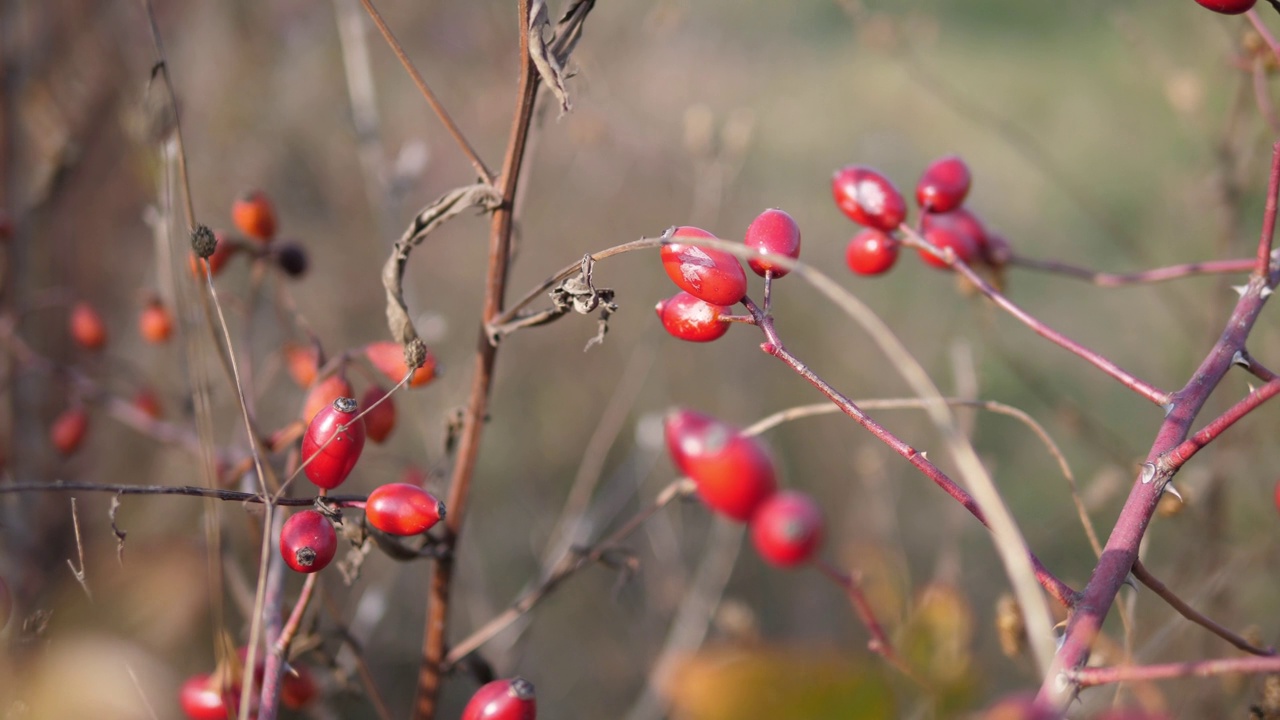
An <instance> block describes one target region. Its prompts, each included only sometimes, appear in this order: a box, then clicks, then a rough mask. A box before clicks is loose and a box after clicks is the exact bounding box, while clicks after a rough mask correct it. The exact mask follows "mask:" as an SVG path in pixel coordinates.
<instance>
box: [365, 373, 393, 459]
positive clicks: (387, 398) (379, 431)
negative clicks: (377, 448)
mask: <svg viewBox="0 0 1280 720" xmlns="http://www.w3.org/2000/svg"><path fill="white" fill-rule="evenodd" d="M360 405H361V406H362V407H365V408H368V412H366V413H365V415H364V434H365V437H367V438H369V439H370V440H372V441H373V442H375V443H377V444H379V445H381V444H382V443H384V442H386V441H387V438H388V437H390V436H391V432H392V431H393V430H395V429H396V400H395V397H394V396H391V395H388V394H387V391H386V390H384V389H382V388H381V387H379V386H378V385H370V386H369V389H368V390H365V391H364V397H363V398H362V399H361V401H360Z"/></svg>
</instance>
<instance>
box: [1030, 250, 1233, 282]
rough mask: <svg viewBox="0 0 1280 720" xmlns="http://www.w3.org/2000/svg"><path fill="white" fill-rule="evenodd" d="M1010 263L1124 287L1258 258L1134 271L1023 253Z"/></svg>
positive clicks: (1228, 269)
mask: <svg viewBox="0 0 1280 720" xmlns="http://www.w3.org/2000/svg"><path fill="white" fill-rule="evenodd" d="M1009 264H1010V265H1014V266H1017V267H1021V268H1026V269H1028V270H1039V271H1042V272H1049V273H1056V274H1058V275H1067V276H1070V277H1073V278H1078V279H1080V280H1087V281H1089V282H1091V283H1093V284H1094V285H1097V286H1098V287H1120V286H1122V285H1140V284H1150V283H1158V282H1165V281H1167V280H1180V279H1182V278H1186V277H1194V276H1197V275H1222V274H1230V273H1247V272H1249V271H1250V270H1253V269H1254V267H1255V265H1256V262H1255V261H1254V259H1253V258H1240V259H1234V260H1208V261H1206V262H1197V263H1184V264H1182V265H1171V266H1169V267H1162V268H1152V269H1151V270H1141V271H1138V272H1132V273H1110V272H1099V271H1097V270H1090V269H1088V268H1082V267H1079V266H1076V265H1071V264H1069V263H1064V262H1058V261H1056V260H1036V259H1033V258H1028V257H1023V256H1021V255H1013V256H1012V257H1010V258H1009Z"/></svg>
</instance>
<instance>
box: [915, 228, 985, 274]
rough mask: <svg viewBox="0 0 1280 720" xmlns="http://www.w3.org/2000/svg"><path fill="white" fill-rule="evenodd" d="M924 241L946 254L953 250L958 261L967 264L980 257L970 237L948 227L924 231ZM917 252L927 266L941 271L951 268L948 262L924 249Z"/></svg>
mask: <svg viewBox="0 0 1280 720" xmlns="http://www.w3.org/2000/svg"><path fill="white" fill-rule="evenodd" d="M924 239H925V240H927V241H929V243H930V244H931V245H933V246H934V247H936V248H938V250H940V251H942V252H944V253H945V252H946V251H947V250H951V251H952V252H954V253H955V257H956V259H957V260H961V261H963V262H965V263H971V262H973V259H974V258H975V257H977V255H978V250H977V248H976V247H974V245H973V241H972V240H971V239H970V238H969V236H968V235H964V234H962V233H958V232H956V231H954V230H952V229H951V228H948V227H933V228H929V229H928V230H925V231H924ZM917 252H919V253H920V259H921V260H923V261H924V262H925V264H926V265H929V266H932V267H936V268H938V269H940V270H948V269H950V268H951V266H950V265H948V264H947V261H946V260H943V259H942V258H940V257H937V256H935V255H934V254H933V253H931V252H928V251H927V250H924V249H923V248H921V249H919V250H918V251H917Z"/></svg>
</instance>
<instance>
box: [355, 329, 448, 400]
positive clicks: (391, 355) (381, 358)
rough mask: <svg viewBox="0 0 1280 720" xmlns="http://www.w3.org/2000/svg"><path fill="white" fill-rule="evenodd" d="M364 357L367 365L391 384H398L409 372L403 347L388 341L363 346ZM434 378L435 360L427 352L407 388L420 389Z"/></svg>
mask: <svg viewBox="0 0 1280 720" xmlns="http://www.w3.org/2000/svg"><path fill="white" fill-rule="evenodd" d="M364 356H365V357H366V358H368V360H369V364H370V365H372V366H374V367H375V368H377V370H378V372H380V373H382V375H383V377H385V378H386V379H387V380H389V381H391V382H393V383H397V384H398V383H399V382H400V381H401V380H403V379H404V376H405V374H406V373H408V372H409V365H408V364H407V363H405V361H404V346H403V345H401V344H400V343H394V342H391V341H390V340H379V341H378V342H371V343H369V344H368V345H365V346H364ZM435 377H436V358H435V356H434V355H432V354H431V352H430V351H427V357H426V359H425V360H424V361H423V362H422V365H420V366H419V367H418V369H417V370H414V371H413V377H411V378H409V387H411V388H416V387H422V386H423V385H426V384H427V383H429V382H431V381H432V380H434V379H435Z"/></svg>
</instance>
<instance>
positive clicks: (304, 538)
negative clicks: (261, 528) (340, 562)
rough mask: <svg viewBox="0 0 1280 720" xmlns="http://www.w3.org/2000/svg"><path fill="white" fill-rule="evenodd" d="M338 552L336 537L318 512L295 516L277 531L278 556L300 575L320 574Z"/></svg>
mask: <svg viewBox="0 0 1280 720" xmlns="http://www.w3.org/2000/svg"><path fill="white" fill-rule="evenodd" d="M337 552H338V533H337V532H336V531H334V529H333V523H331V522H329V518H327V517H325V516H324V513H322V512H320V511H319V510H303V511H302V512H299V513H294V514H293V515H290V516H289V519H288V520H285V521H284V527H282V528H280V555H281V556H283V557H284V562H285V564H286V565H288V566H289V567H291V568H293V569H294V570H296V571H298V572H300V573H313V572H318V571H320V570H323V569H324V568H325V566H327V565H328V564H329V563H330V562H331V561H332V560H333V556H334V554H335V553H337Z"/></svg>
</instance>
